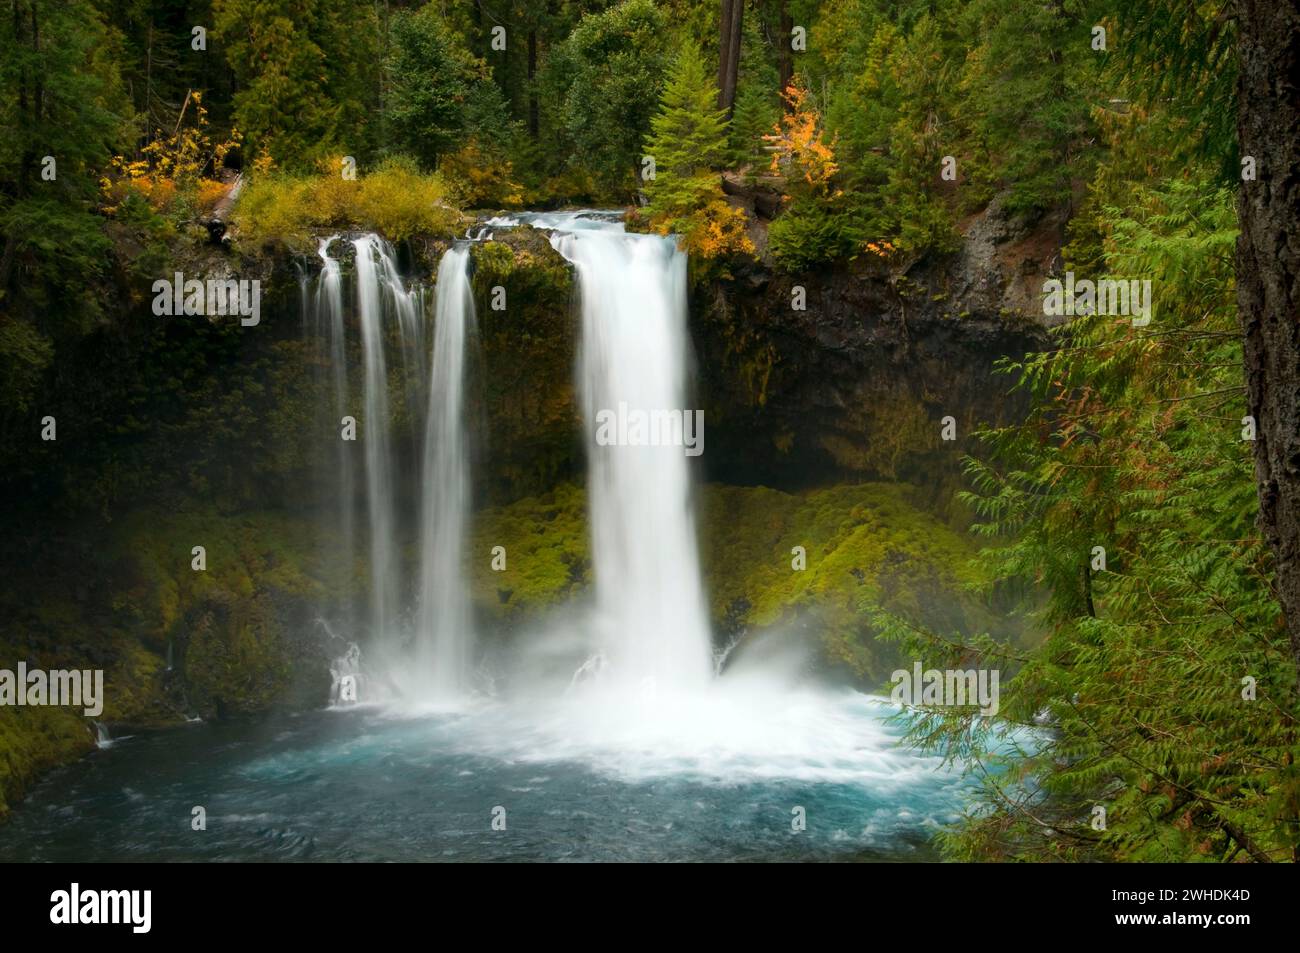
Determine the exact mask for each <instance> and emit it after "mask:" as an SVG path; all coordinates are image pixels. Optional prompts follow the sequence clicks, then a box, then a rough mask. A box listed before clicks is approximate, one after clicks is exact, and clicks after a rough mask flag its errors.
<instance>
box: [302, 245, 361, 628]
mask: <svg viewBox="0 0 1300 953" xmlns="http://www.w3.org/2000/svg"><path fill="white" fill-rule="evenodd" d="M337 240H338V236H337V235H332V236H330V237H329V238H325V239H322V240H321V243H320V247H319V248H318V249H317V254H318V255H319V256H320V259H321V272H320V277H319V278H318V280H317V286H316V299H315V303H314V309H313V310H314V313H315V315H316V321H317V327H316V329H315V330H316V334H317V335H318V339H319V340H321V341H323V342H324V344H325V347H326V349H327V354H328V357H329V362H330V367H331V369H332V371H333V381H332V383H333V390H334V402H333V406H332V408H331V410H332V412H331V414H330V418H331V419H330V420H329V422H328V431H327V432H337V431H336V428H338V427H339V426H341V421H342V418H343V417H344V416H346V415H348V414H349V409H348V401H349V399H350V395H349V388H348V363H347V325H346V322H345V320H344V317H345V316H344V312H343V270H342V268H340V267H339V262H338V259H336V258H331V257H330V254H329V249H330V245H332V244H333V243H334V242H335V241H337ZM305 304H306V302H304V306H305ZM335 445H336V450H335V459H336V466H337V470H336V472H337V474H338V500H339V505H338V528H339V551H338V563H339V566H338V568H339V569H341V570H342V571H343V572H344V573H347V572H350V571H351V568H352V558H353V556H352V554H353V551H354V549H355V532H356V531H355V502H356V477H355V473H354V468H353V460H352V454H351V453H350V452H349V451H350V448H349V446H348V444H347V443H345V442H344V441H342V440H338V441H336V442H335ZM350 621H351V620H349V622H350Z"/></svg>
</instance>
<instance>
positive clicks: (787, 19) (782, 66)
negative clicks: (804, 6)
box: [776, 0, 794, 107]
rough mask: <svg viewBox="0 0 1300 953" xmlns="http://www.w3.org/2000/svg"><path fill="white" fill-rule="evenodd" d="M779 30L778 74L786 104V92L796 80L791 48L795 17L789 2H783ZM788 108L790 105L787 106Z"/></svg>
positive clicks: (785, 0) (786, 0) (782, 0)
mask: <svg viewBox="0 0 1300 953" xmlns="http://www.w3.org/2000/svg"><path fill="white" fill-rule="evenodd" d="M778 28H779V30H780V33H781V37H780V46H778V47H777V53H776V72H777V81H778V82H779V83H780V84H781V97H782V101H783V102H784V99H785V91H786V90H787V89H789V88H790V80H792V79H794V51H793V50H791V48H790V43H791V41H792V40H793V36H792V34H793V33H794V17H792V16H791V15H790V4H789V0H781V10H780V16H779V18H778ZM786 105H787V107H788V106H789V104H788V103H787V104H786Z"/></svg>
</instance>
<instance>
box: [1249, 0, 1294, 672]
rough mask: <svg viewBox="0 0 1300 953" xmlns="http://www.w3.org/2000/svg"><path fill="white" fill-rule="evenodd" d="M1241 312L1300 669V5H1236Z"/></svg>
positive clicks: (1285, 604) (1268, 515)
mask: <svg viewBox="0 0 1300 953" xmlns="http://www.w3.org/2000/svg"><path fill="white" fill-rule="evenodd" d="M1236 19H1237V30H1238V39H1237V54H1238V69H1239V74H1238V79H1237V138H1238V141H1239V144H1240V149H1241V155H1242V157H1243V158H1244V157H1246V156H1252V157H1253V158H1254V159H1255V164H1256V179H1255V181H1253V182H1252V181H1246V182H1242V184H1241V189H1240V193H1239V198H1238V205H1237V210H1238V218H1239V220H1240V225H1241V234H1240V237H1239V238H1238V239H1237V310H1238V313H1239V316H1240V320H1241V328H1242V334H1243V336H1244V340H1245V354H1244V358H1245V371H1246V391H1247V400H1248V401H1249V404H1248V412H1249V413H1250V414H1251V415H1252V416H1254V418H1255V422H1256V440H1255V476H1256V482H1257V490H1258V492H1259V525H1260V529H1261V531H1262V532H1263V535H1264V538H1265V539H1266V540H1267V541H1268V544H1269V546H1270V547H1271V548H1272V550H1273V556H1274V560H1275V571H1276V573H1277V589H1278V597H1279V601H1280V602H1281V604H1282V611H1283V613H1284V614H1285V617H1286V627H1287V633H1288V636H1289V638H1290V642H1291V653H1292V655H1293V656H1294V657H1295V659H1296V662H1297V664H1300V289H1298V288H1297V279H1300V88H1298V84H1300V0H1239V3H1238V7H1237V18H1236Z"/></svg>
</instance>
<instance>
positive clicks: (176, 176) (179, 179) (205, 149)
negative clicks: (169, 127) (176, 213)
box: [100, 91, 242, 214]
mask: <svg viewBox="0 0 1300 953" xmlns="http://www.w3.org/2000/svg"><path fill="white" fill-rule="evenodd" d="M202 99H203V97H202V93H199V92H194V91H191V92H190V94H189V97H188V99H187V101H186V104H185V106H184V107H182V110H181V115H180V117H179V118H178V120H177V124H176V129H175V130H174V131H173V132H172V133H171V134H170V135H165V134H164V133H163V131H162V130H161V129H158V130H155V133H154V138H153V139H151V140H150V141H149V142H148V143H146V144H145V145H144V146H143V147H142V148H141V149H140V152H139V156H138V157H137V158H134V159H131V158H127V157H126V156H120V155H119V156H114V157H113V159H112V160H111V162H110V163H109V168H110V170H111V174H110V175H109V176H106V177H105V178H104V179H102V180H101V181H100V190H101V192H102V193H103V194H104V196H105V198H106V199H107V200H108V201H107V202H106V203H105V205H104V211H105V212H108V213H109V214H112V212H114V211H115V210H116V208H117V205H118V204H119V203H120V202H121V200H122V199H123V198H124V197H125V196H126V193H127V192H132V191H133V192H136V193H138V194H139V195H141V196H143V197H144V198H145V200H146V201H148V203H149V204H150V205H151V206H152V207H153V208H154V210H155V211H158V212H163V211H166V210H167V209H169V208H170V207H171V206H172V204H173V203H174V202H175V200H176V198H177V196H178V195H184V196H187V197H190V198H192V199H194V200H195V201H196V203H197V204H198V205H199V206H200V207H205V203H215V201H216V199H217V198H220V193H221V192H222V191H224V189H225V186H224V185H223V184H222V183H221V182H219V181H217V180H216V179H214V178H212V177H211V176H212V174H213V173H214V172H215V171H216V170H217V169H219V168H221V166H222V164H223V162H224V161H225V158H226V156H227V154H228V153H229V152H230V150H231V149H234V148H236V147H238V146H239V144H240V142H241V141H242V137H241V135H240V133H239V131H238V130H236V129H232V130H231V133H230V136H229V138H227V139H226V140H225V141H223V142H219V143H214V142H213V141H212V138H211V136H210V135H209V133H208V113H207V110H206V109H204V108H203V106H202V105H201V103H202ZM190 102H193V103H194V113H193V125H190V126H186V125H183V122H184V119H185V113H186V109H187V108H188V105H189V103H190ZM214 196H215V197H214Z"/></svg>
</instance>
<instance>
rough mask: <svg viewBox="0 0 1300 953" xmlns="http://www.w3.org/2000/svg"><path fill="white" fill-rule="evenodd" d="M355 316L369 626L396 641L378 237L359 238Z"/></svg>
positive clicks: (391, 482) (392, 502) (394, 550)
mask: <svg viewBox="0 0 1300 953" xmlns="http://www.w3.org/2000/svg"><path fill="white" fill-rule="evenodd" d="M352 244H353V247H354V248H355V249H356V269H357V316H358V320H359V322H360V325H361V350H362V355H363V371H364V374H363V377H362V392H363V398H364V399H363V407H364V417H363V419H362V421H361V427H362V428H363V429H362V432H361V441H362V443H363V444H364V445H365V458H366V506H367V511H368V514H369V517H370V540H369V542H370V627H371V635H372V637H373V638H375V639H377V640H381V644H388V643H389V640H390V639H391V638H392V637H393V630H394V628H395V625H396V618H397V600H398V586H397V569H398V552H397V540H396V537H395V535H394V527H395V524H396V519H395V516H394V507H395V496H394V474H393V452H392V439H391V434H390V416H389V407H388V361H387V359H386V357H385V354H384V321H383V318H384V307H383V297H382V293H383V289H382V287H381V283H380V282H381V277H382V278H384V279H387V278H388V268H387V267H385V268H384V269H382V271H381V268H380V266H379V261H377V259H381V258H382V259H383V260H384V262H385V264H387V262H389V261H391V258H389V257H388V256H387V255H385V248H384V245H383V243H382V242H381V241H380V239H379V238H378V237H377V236H374V235H365V236H363V237H361V238H358V239H355V240H354V241H353V242H352Z"/></svg>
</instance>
